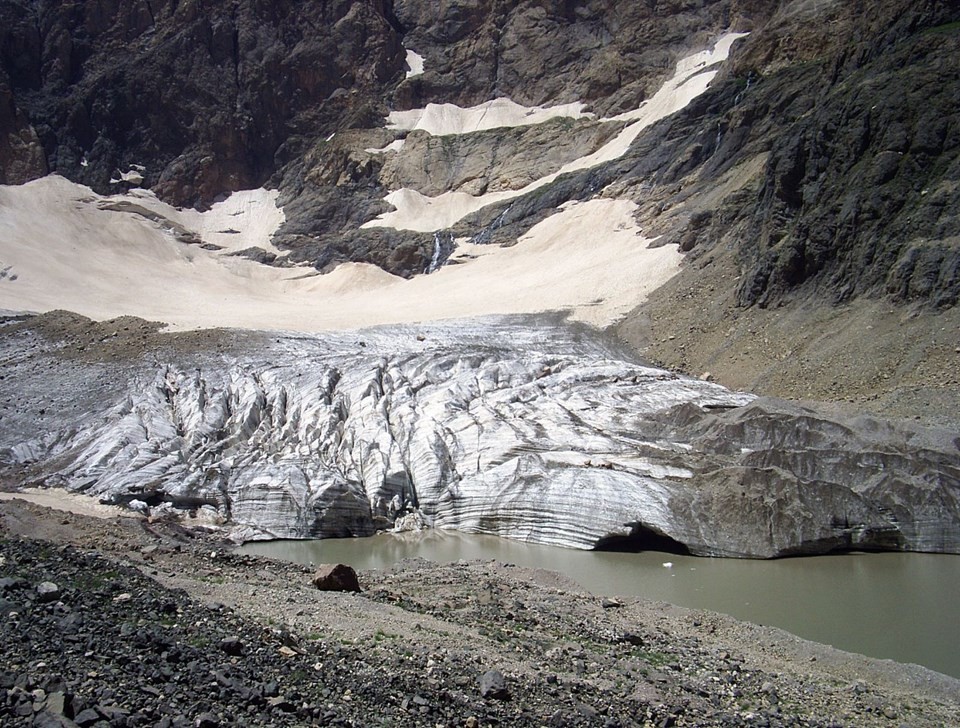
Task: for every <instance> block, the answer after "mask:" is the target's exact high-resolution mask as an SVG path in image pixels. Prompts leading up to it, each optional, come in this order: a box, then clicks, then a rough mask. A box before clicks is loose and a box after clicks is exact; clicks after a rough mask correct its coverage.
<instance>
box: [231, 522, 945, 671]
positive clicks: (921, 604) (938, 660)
mask: <svg viewBox="0 0 960 728" xmlns="http://www.w3.org/2000/svg"><path fill="white" fill-rule="evenodd" d="M239 551H240V553H248V554H257V555H261V556H268V557H270V558H276V559H283V560H286V561H292V562H296V563H301V564H318V563H331V562H339V563H345V564H349V565H350V566H353V567H354V568H356V569H358V570H369V569H385V568H389V567H390V566H392V565H393V564H396V563H398V562H400V561H403V560H405V559H412V558H423V559H427V560H429V561H434V562H437V563H456V562H458V561H461V560H462V561H474V560H481V561H484V560H495V561H499V562H502V563H507V564H516V565H518V566H524V567H528V568H542V569H548V570H551V571H557V572H559V573H561V574H564V575H565V576H567V577H569V578H571V579H573V580H574V581H575V582H577V584H579V585H580V586H581V587H582V588H583V589H584V590H586V591H588V592H590V593H592V594H595V595H598V596H639V597H643V598H645V599H651V600H658V601H664V602H669V603H671V604H676V605H679V606H683V607H688V608H694V609H706V610H710V611H715V612H721V613H724V614H728V615H730V616H732V617H735V618H737V619H741V620H745V621H749V622H753V623H756V624H760V625H764V626H773V627H779V628H781V629H784V630H786V631H788V632H791V633H793V634H795V635H797V636H799V637H802V638H804V639H809V640H812V641H815V642H820V643H823V644H828V645H832V646H833V647H836V648H838V649H842V650H846V651H849V652H856V653H860V654H863V655H867V656H870V657H878V658H882V659H891V660H895V661H897V662H905V663H915V664H919V665H923V666H924V667H928V668H930V669H933V670H936V671H938V672H942V673H944V674H947V675H951V676H953V677H960V632H958V630H957V629H956V625H957V624H960V557H957V556H955V555H950V554H920V553H899V552H898V553H892V552H885V553H846V554H835V555H825V556H809V557H792V558H788V559H775V560H754V559H717V558H704V557H695V556H681V555H676V554H668V553H662V552H654V551H646V552H641V553H625V552H615V551H578V550H574V549H565V548H558V547H551V546H543V545H539V544H528V543H523V542H520V541H512V540H509V539H502V538H497V537H495V536H483V535H476V534H464V533H459V532H456V531H444V530H426V531H423V532H419V533H402V534H390V533H383V534H378V535H376V536H371V537H368V538H352V539H351V538H348V539H324V540H319V541H291V540H277V541H254V542H248V543H246V544H244V545H243V546H241V547H240V548H239Z"/></svg>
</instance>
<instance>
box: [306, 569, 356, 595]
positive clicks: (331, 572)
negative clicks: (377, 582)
mask: <svg viewBox="0 0 960 728" xmlns="http://www.w3.org/2000/svg"><path fill="white" fill-rule="evenodd" d="M313 585H314V586H315V587H316V588H317V589H319V590H320V591H341V592H359V591H360V582H359V581H358V580H357V572H356V571H354V570H353V567H350V566H347V565H346V564H321V565H320V566H319V567H318V568H317V571H316V573H315V574H314V575H313Z"/></svg>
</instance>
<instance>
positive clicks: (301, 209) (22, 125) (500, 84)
mask: <svg viewBox="0 0 960 728" xmlns="http://www.w3.org/2000/svg"><path fill="white" fill-rule="evenodd" d="M865 8H866V6H865V5H864V4H863V3H836V2H825V3H813V4H802V3H801V4H797V3H782V2H775V1H774V0H723V1H721V2H704V1H703V0H699V1H696V2H666V3H656V4H649V3H647V4H643V3H615V2H610V1H609V0H592V1H591V2H587V3H579V4H576V6H574V5H571V4H570V3H563V2H557V1H555V0H537V1H532V0H531V1H528V2H523V3H507V2H502V1H501V0H471V1H469V2H467V1H461V0H457V1H456V2H450V3H444V4H442V5H437V4H436V3H426V2H422V1H421V0H398V1H397V2H395V3H387V2H384V1H383V0H365V1H364V2H359V3H350V2H334V3H294V2H279V3H265V2H258V1H256V0H243V1H241V2H233V3H231V2H226V0H215V1H214V2H207V3H203V4H201V3H198V2H187V3H180V2H175V1H173V0H166V1H164V2H150V3H147V2H136V3H133V4H125V3H117V2H107V3H97V4H82V3H46V2H27V1H26V0H4V1H3V2H0V28H2V30H0V183H20V182H24V181H26V180H28V179H31V178H34V177H36V176H40V175H43V174H45V173H47V172H50V171H52V172H59V173H61V174H64V175H66V176H67V177H69V178H71V179H73V180H75V181H79V182H83V183H85V184H89V185H91V186H92V187H93V188H94V189H95V190H97V191H99V192H109V191H117V190H118V189H119V187H122V185H117V184H111V183H110V180H111V179H118V176H119V174H120V173H123V172H126V171H127V170H128V169H130V165H135V164H140V165H143V166H144V167H145V169H144V171H143V177H144V182H143V184H144V185H145V186H148V187H150V188H152V189H154V190H155V191H156V192H157V193H158V194H159V195H160V196H161V197H162V198H164V199H166V200H168V201H170V202H173V203H175V204H182V205H201V206H202V205H206V204H209V203H211V202H212V201H214V200H215V199H216V198H217V196H218V195H221V194H223V193H225V192H229V191H231V190H236V189H241V188H247V187H253V186H259V185H262V184H264V183H271V184H274V185H278V186H279V187H280V188H281V192H282V195H281V203H282V204H283V205H284V207H285V212H286V214H287V221H288V222H287V225H286V226H285V227H284V228H283V230H282V231H281V233H280V234H279V235H278V237H277V239H276V241H275V242H276V243H277V244H278V245H280V246H281V247H284V248H287V249H289V250H290V251H291V252H290V256H289V261H290V262H309V263H310V264H312V265H314V266H315V267H316V268H318V269H320V270H329V269H332V268H333V267H334V266H336V265H337V264H339V263H341V262H344V261H358V262H368V263H373V264H376V265H379V266H381V267H383V268H385V269H386V270H388V271H390V272H393V273H397V274H400V275H404V276H410V275H414V274H418V273H422V272H423V271H425V270H426V269H427V267H428V264H429V261H430V258H431V254H432V250H433V240H432V235H431V234H424V233H413V232H409V231H394V230H387V229H374V230H369V229H361V228H360V226H361V225H362V224H363V223H365V222H368V221H369V220H371V219H372V218H373V217H375V216H376V215H377V214H379V213H381V212H384V211H386V210H387V209H388V205H387V204H386V203H385V202H383V197H384V195H385V194H386V193H387V192H388V191H389V190H390V189H395V188H396V187H397V185H401V184H408V183H410V184H413V183H414V182H417V181H419V184H418V185H417V186H418V187H419V188H420V189H421V191H423V192H424V193H425V194H439V193H441V192H443V191H446V190H450V189H462V190H465V191H469V192H471V193H472V194H479V193H482V192H484V191H487V190H488V189H491V190H493V189H497V188H498V186H502V185H503V184H505V183H504V181H503V178H504V170H503V169H501V167H502V165H503V164H504V162H503V161H501V160H509V161H508V162H506V163H507V165H508V169H507V170H506V178H507V179H508V181H507V182H506V184H507V185H510V186H514V187H516V186H522V184H523V182H524V176H523V175H524V174H526V175H527V176H528V177H529V176H534V175H538V174H541V172H542V169H541V168H542V166H543V165H544V163H546V162H549V159H550V156H551V155H554V156H557V157H558V158H560V157H564V156H569V154H568V152H566V151H558V146H562V145H558V143H557V142H555V141H551V138H552V139H559V138H561V137H562V138H563V139H564V140H565V141H564V142H563V144H565V145H567V146H571V145H572V148H571V149H570V150H568V151H569V153H573V154H576V152H577V149H581V150H582V149H587V148H589V147H590V146H591V145H593V146H595V145H596V143H597V140H596V138H595V137H596V134H597V132H595V131H591V130H590V129H589V128H578V129H577V130H576V132H575V133H571V132H568V131H566V130H561V129H555V130H552V131H551V130H550V129H544V130H541V131H540V132H538V133H532V134H531V133H520V134H518V133H516V132H513V131H508V132H503V133H495V134H490V135H486V138H485V139H479V140H477V139H470V140H468V141H467V140H456V141H453V142H451V143H447V142H443V143H440V142H437V141H435V140H433V141H431V140H430V139H422V138H420V139H418V138H417V137H416V136H415V135H412V138H411V139H410V140H409V141H410V142H411V146H410V150H411V153H410V154H409V155H405V156H404V158H403V160H385V159H384V158H383V157H382V155H375V154H374V155H371V154H369V153H367V152H365V151H363V150H364V149H366V148H371V147H374V148H376V147H380V146H382V145H383V144H385V143H387V142H389V141H391V140H392V139H393V138H395V137H396V136H397V135H396V134H393V133H389V132H386V131H385V130H384V129H383V117H384V115H385V114H386V112H387V111H388V110H389V109H403V108H410V107H417V106H423V105H425V104H427V103H430V102H435V103H443V102H448V103H458V104H460V105H463V106H467V105H473V104H477V103H480V102H482V101H486V100H489V99H492V98H496V97H498V96H507V97H510V98H512V99H513V100H514V101H517V102H518V103H522V104H546V103H561V102H568V101H584V102H586V103H588V104H589V105H590V108H591V110H592V111H594V112H595V113H597V114H598V115H600V116H603V115H611V114H615V113H617V112H619V111H622V110H625V109H629V108H636V106H637V105H638V104H639V103H640V102H641V101H642V100H643V99H645V98H647V97H648V96H649V94H650V93H651V92H652V91H653V90H654V89H655V88H657V86H658V84H659V83H660V82H661V81H662V80H663V79H664V78H665V77H667V76H668V75H669V74H670V72H671V70H672V67H673V63H674V62H675V61H676V59H677V58H678V57H680V56H681V55H683V53H685V52H687V51H688V50H689V49H691V48H693V47H705V46H706V45H708V44H709V42H710V40H711V39H712V38H715V37H716V35H717V34H718V33H719V32H720V31H721V30H723V29H730V28H733V29H737V30H751V31H752V35H751V36H750V37H749V38H748V39H747V41H745V42H744V43H742V45H741V46H740V48H739V50H738V51H737V52H736V53H735V54H734V56H733V59H732V63H733V68H732V70H731V71H730V72H729V73H728V74H727V75H726V77H725V80H724V79H720V80H719V81H718V82H717V83H715V84H714V89H713V90H712V91H711V92H709V93H708V94H706V95H705V96H704V97H703V98H701V99H698V100H697V101H696V102H695V103H694V104H692V105H691V106H690V107H688V109H687V110H685V111H684V112H682V113H681V114H679V115H677V117H675V118H673V119H668V120H665V121H664V122H663V123H662V124H660V125H658V126H657V127H655V128H654V129H652V130H650V132H649V133H648V134H647V135H646V136H645V137H641V139H639V140H638V141H637V142H636V144H635V145H634V148H633V150H632V151H631V153H630V154H628V155H627V157H626V158H625V159H623V160H620V161H618V162H616V163H612V164H610V165H607V166H606V167H604V168H601V169H595V170H591V171H589V172H585V173H581V174H578V175H573V177H572V179H567V180H563V181H558V183H557V186H556V187H555V188H553V189H552V190H549V191H541V192H540V194H538V195H537V196H536V198H535V199H534V200H532V201H527V200H519V201H517V203H516V204H517V207H516V209H511V211H510V214H511V220H510V221H503V220H501V221H500V223H498V226H497V229H498V230H499V229H500V228H505V229H504V230H502V231H501V232H499V233H498V234H497V236H493V237H494V239H495V241H497V242H510V241H511V240H513V239H515V238H516V235H517V234H519V233H522V232H523V231H524V230H525V229H527V228H529V226H530V225H532V224H533V223H535V222H536V221H537V220H538V219H540V217H541V216H542V214H543V210H545V209H552V207H553V206H554V205H556V204H559V203H562V202H563V201H565V200H568V199H581V198H583V197H585V196H590V195H592V194H594V193H595V192H596V191H597V190H598V189H600V188H602V186H604V185H609V184H611V183H617V184H618V185H620V186H621V188H622V190H623V191H624V192H626V193H628V194H631V196H633V197H634V198H635V199H637V201H638V202H640V203H641V204H643V203H649V204H650V205H653V206H656V207H657V211H659V210H660V209H662V208H664V207H670V206H676V205H677V204H678V203H683V204H684V205H686V206H688V207H689V205H690V204H691V203H692V204H693V206H694V207H698V206H700V207H703V208H705V209H700V210H697V209H694V210H691V211H689V212H688V213H686V217H683V216H681V217H682V219H673V218H671V216H669V215H668V216H667V218H668V219H663V220H660V221H659V224H660V225H661V226H662V227H663V228H664V229H663V230H662V231H660V232H665V233H666V236H665V238H664V242H679V243H680V244H681V245H682V247H683V249H684V250H687V251H692V252H694V253H695V254H699V253H702V252H703V250H704V249H705V248H707V247H709V246H710V245H712V244H714V243H716V242H718V241H723V242H724V243H728V244H731V245H735V246H736V247H737V248H738V250H739V255H740V258H741V261H742V266H743V275H742V278H741V281H740V283H739V288H738V290H737V302H738V304H739V305H741V306H751V305H755V304H758V305H761V306H770V305H773V304H775V303H777V302H779V301H782V300H783V299H784V296H786V295H788V294H791V295H792V292H794V291H797V290H799V289H800V288H803V290H809V291H813V292H814V293H815V294H816V295H817V296H818V297H820V298H827V299H829V300H832V301H837V302H840V301H844V300H848V299H850V298H854V297H857V296H860V295H881V294H882V295H888V296H890V297H892V298H893V299H896V300H899V301H921V302H929V303H931V304H933V305H935V306H939V307H944V306H952V305H953V304H954V303H955V302H956V300H957V296H958V294H960V253H958V242H957V231H958V228H960V222H958V220H957V218H956V212H955V211H956V210H957V209H958V204H957V203H958V202H960V200H958V199H957V195H958V193H957V191H956V190H957V184H956V182H957V179H958V177H960V161H958V148H960V122H958V118H960V102H958V98H960V97H958V94H957V93H956V89H957V84H958V80H957V72H956V62H955V59H956V57H957V56H958V53H960V45H958V44H960V32H958V30H957V25H956V22H957V20H958V15H957V12H958V11H957V10H956V8H955V6H953V5H952V4H949V3H938V2H933V1H932V0H931V1H928V2H922V3H916V2H907V1H906V0H887V1H886V2H884V3H880V4H877V3H872V4H870V6H869V11H867V10H866V9H865ZM826 27H828V28H829V29H830V31H829V32H823V28H826ZM404 48H409V49H413V50H415V51H416V52H418V53H419V54H421V55H422V56H424V58H425V71H424V73H423V74H420V75H416V76H413V77H410V78H407V77H405V75H404V59H405V50H404ZM331 134H334V136H333V137H331ZM544 136H546V137H547V138H543V137H544ZM413 142H417V144H413ZM464 145H466V146H464ZM467 147H469V148H467ZM545 147H546V148H548V149H550V150H551V151H550V154H548V155H540V154H538V150H542V149H544V148H545ZM758 155H764V158H765V164H764V167H763V171H762V183H761V186H760V190H759V194H758V196H757V197H756V198H750V197H737V198H729V199H726V200H723V201H722V202H721V203H720V205H719V208H720V209H715V208H717V203H716V202H715V201H713V202H711V201H709V200H708V201H707V202H704V203H699V202H698V200H699V199H701V198H703V197H704V196H705V195H707V196H708V193H709V191H710V190H711V189H713V188H714V186H715V185H716V183H717V181H718V179H720V178H721V177H722V175H724V174H725V173H727V172H729V171H730V170H731V169H732V168H733V167H735V166H736V165H738V164H741V163H744V162H745V161H746V160H749V159H752V158H756V157H757V156H758ZM467 157H469V158H470V159H471V160H473V161H472V162H471V163H470V164H468V165H467V168H466V169H463V168H460V167H459V165H458V164H457V160H461V159H465V158H467ZM484 160H486V161H484ZM510 162H512V163H513V166H514V168H515V169H513V170H512V171H511V170H510V169H509V164H510ZM651 189H652V190H653V191H652V192H651ZM651 209H652V208H651ZM503 212H504V210H503V209H494V210H492V211H485V212H483V213H480V214H478V216H477V217H476V218H475V219H474V220H472V221H471V222H470V223H469V225H468V226H469V227H470V228H471V229H469V230H466V231H464V232H465V233H466V234H469V235H470V236H471V237H476V236H477V235H480V234H482V233H484V231H485V230H486V228H487V227H488V226H489V225H490V224H491V223H492V221H494V220H496V219H497V218H498V216H499V215H500V214H501V213H503ZM691 214H692V215H693V216H694V217H697V216H698V215H700V216H701V217H698V218H697V220H696V221H695V222H694V221H693V220H692V219H691V218H690V215H691ZM704 215H706V217H703V216H704ZM688 222H689V224H688ZM488 238H491V236H490V235H488V236H487V237H486V238H484V239H485V240H487V239H488ZM488 241H490V240H488ZM698 248H699V250H698Z"/></svg>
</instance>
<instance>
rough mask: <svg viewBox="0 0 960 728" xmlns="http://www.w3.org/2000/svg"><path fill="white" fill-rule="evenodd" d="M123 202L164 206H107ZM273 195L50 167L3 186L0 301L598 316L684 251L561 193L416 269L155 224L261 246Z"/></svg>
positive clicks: (208, 312)
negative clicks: (82, 178)
mask: <svg viewBox="0 0 960 728" xmlns="http://www.w3.org/2000/svg"><path fill="white" fill-rule="evenodd" d="M118 201H120V202H126V203H129V204H131V205H139V206H140V207H142V208H143V209H144V210H147V211H148V212H153V213H157V214H158V215H159V214H160V213H162V215H161V216H160V217H159V218H156V219H155V218H152V217H148V216H145V215H143V214H132V213H131V212H117V211H114V210H109V209H103V208H102V205H104V204H106V203H116V202H118ZM275 201H276V193H275V192H268V191H265V190H253V191H247V192H242V193H234V194H233V195H231V196H230V198H228V199H227V200H224V201H223V202H221V203H218V204H217V205H215V206H214V207H213V209H211V210H210V211H208V212H206V213H200V212H196V211H194V210H176V209H174V208H172V207H170V206H169V205H165V204H164V203H162V202H160V201H159V200H157V199H156V197H155V196H153V194H152V193H150V192H148V191H145V190H136V191H134V192H133V193H131V194H128V195H114V196H111V197H101V196H99V195H97V194H95V193H94V192H93V191H92V190H90V189H89V188H88V187H84V186H81V185H77V184H74V183H72V182H69V181H68V180H66V179H64V178H62V177H59V176H50V177H46V178H43V179H40V180H35V181H33V182H30V183H28V184H26V185H21V186H0V260H2V261H3V262H4V265H11V266H13V269H15V270H16V271H17V272H18V274H19V278H18V280H17V282H16V284H15V285H4V286H0V309H8V310H11V311H50V310H53V309H68V310H71V311H76V312H77V313H80V314H83V315H85V316H90V317H91V318H95V319H108V318H113V317H116V316H120V315H125V314H130V315H135V316H141V317H143V318H146V319H149V320H154V321H163V322H166V323H168V324H171V325H173V326H174V327H176V328H187V329H189V328H202V327H212V326H227V327H239V328H251V329H267V330H292V331H325V330H336V329H354V328H360V327H364V326H373V325H377V324H391V323H413V322H423V321H436V320H440V319H448V318H465V317H474V316H483V315H488V314H512V313H539V312H546V311H559V310H571V311H572V315H573V318H575V319H577V320H581V321H586V322H589V323H592V324H596V325H598V326H604V325H607V324H610V323H612V322H613V321H615V320H617V319H618V318H619V317H621V316H622V315H623V314H625V313H626V312H628V311H629V310H631V309H632V308H634V307H635V306H637V305H639V304H640V303H642V302H643V301H644V300H645V298H646V296H647V295H648V294H649V292H650V291H652V290H653V289H654V288H656V287H657V286H659V285H660V284H662V283H663V282H664V281H665V280H667V279H668V278H669V277H670V276H672V275H673V274H674V273H675V272H676V271H677V270H678V269H679V263H680V259H681V255H680V253H679V252H678V251H677V248H676V246H662V247H658V248H650V247H649V245H648V244H649V241H648V240H646V239H645V238H643V236H642V235H640V230H639V229H638V228H637V226H636V223H635V221H634V219H633V214H634V211H635V205H633V203H630V202H624V201H614V200H604V199H598V200H592V201H590V202H585V203H581V204H573V205H566V206H565V207H564V208H563V209H562V210H561V211H559V212H558V213H556V214H555V215H553V216H551V217H549V218H547V219H546V220H543V221H542V222H541V223H539V224H538V225H536V226H535V227H534V228H532V229H531V230H530V232H529V233H528V235H526V236H524V237H523V238H522V239H521V240H520V241H519V243H518V244H517V245H514V246H512V247H510V248H499V247H493V246H483V245H471V244H469V243H465V242H461V243H460V244H459V246H458V248H457V250H456V251H455V254H454V256H453V259H452V261H451V262H455V263H457V265H450V264H448V265H444V266H441V267H440V268H439V269H437V270H436V271H435V272H433V273H432V274H431V275H429V276H418V277H416V278H414V279H412V280H405V279H402V278H399V277H397V276H393V275H390V274H389V273H387V272H385V271H383V270H381V269H380V268H377V267H376V266H372V265H366V264H359V263H350V264H345V265H341V266H339V267H338V268H337V269H336V270H334V271H333V272H332V273H330V274H328V275H319V274H316V273H315V271H313V270H312V269H307V268H293V269H291V268H275V267H270V266H264V265H260V264H258V263H255V262H253V261H251V260H247V259H245V258H241V257H233V256H227V255H223V254H222V251H210V250H205V249H204V248H202V247H201V246H199V245H195V244H186V243H183V242H180V241H179V240H178V235H177V234H176V233H175V232H174V231H172V230H171V229H170V226H169V225H167V224H165V222H164V221H168V222H170V223H173V222H175V223H177V224H178V225H180V226H182V229H184V230H186V231H187V232H194V233H196V232H198V231H199V232H200V233H202V234H203V236H205V238H206V239H210V240H213V241H221V242H224V243H227V242H230V241H231V240H234V239H235V243H234V246H235V247H236V248H240V247H243V246H246V244H247V243H258V244H259V245H260V247H266V246H267V245H268V244H267V242H266V239H267V238H268V233H272V231H273V230H274V229H275V226H276V225H278V224H279V222H280V221H282V211H280V210H277V209H276V207H275ZM158 219H159V220H160V222H159V223H158V221H157V220H158ZM226 225H231V226H233V227H232V228H229V229H227V228H225V227H224V226H226ZM258 226H259V227H258ZM231 229H234V230H236V231H237V232H229V230H231ZM181 237H182V236H181ZM587 240H589V241H590V243H589V245H587V244H585V243H584V241H587Z"/></svg>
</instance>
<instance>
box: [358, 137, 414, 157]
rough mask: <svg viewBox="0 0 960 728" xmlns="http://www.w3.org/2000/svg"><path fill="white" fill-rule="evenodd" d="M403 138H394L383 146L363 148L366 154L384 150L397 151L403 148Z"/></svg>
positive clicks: (381, 152)
mask: <svg viewBox="0 0 960 728" xmlns="http://www.w3.org/2000/svg"><path fill="white" fill-rule="evenodd" d="M403 142H404V140H403V139H394V140H393V141H392V142H390V143H389V144H388V145H387V146H385V147H368V148H367V149H364V150H363V151H365V152H366V153H367V154H385V153H386V152H399V151H400V150H401V149H403Z"/></svg>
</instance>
